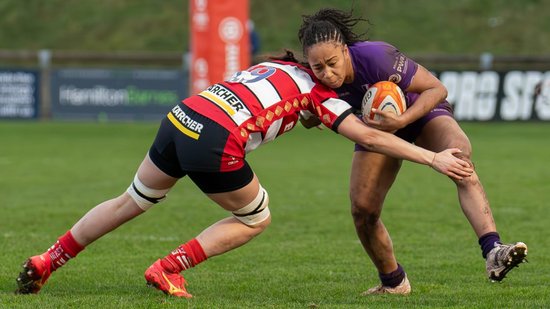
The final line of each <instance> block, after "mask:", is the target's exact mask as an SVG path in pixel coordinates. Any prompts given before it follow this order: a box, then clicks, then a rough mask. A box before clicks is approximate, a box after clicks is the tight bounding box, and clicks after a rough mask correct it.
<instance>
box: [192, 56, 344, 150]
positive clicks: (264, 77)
mask: <svg viewBox="0 0 550 309" xmlns="http://www.w3.org/2000/svg"><path fill="white" fill-rule="evenodd" d="M314 80H315V77H314V75H313V73H311V71H309V70H308V69H306V68H305V67H303V66H301V65H299V64H296V63H292V62H282V61H273V62H263V63H260V64H257V65H255V66H252V67H250V68H249V69H248V70H246V71H241V72H238V73H236V74H234V75H233V76H232V77H231V78H230V79H229V80H228V81H224V82H222V83H218V84H214V85H212V86H210V87H208V88H207V89H205V90H204V91H202V92H201V93H199V94H197V96H198V97H200V98H202V100H198V98H197V99H193V100H183V102H182V103H183V104H184V105H186V106H188V107H189V108H191V109H192V110H194V111H196V112H198V113H199V114H202V115H204V116H206V117H208V118H210V119H212V120H214V121H215V122H217V123H219V124H220V125H222V126H223V127H224V128H226V129H227V130H228V131H229V132H231V133H232V134H233V136H234V137H235V138H237V139H238V140H239V141H240V146H241V147H242V149H244V150H245V152H246V153H248V152H250V151H252V150H254V149H256V148H258V146H260V145H262V144H265V143H267V142H270V141H272V140H274V139H275V138H276V137H278V136H280V135H281V134H283V133H285V132H287V131H289V130H291V129H292V128H294V126H296V124H297V122H298V117H299V113H300V111H303V110H304V111H309V112H311V113H313V114H314V115H316V116H317V117H319V119H320V120H321V121H322V122H323V124H324V125H326V126H327V127H329V128H331V129H332V130H334V131H336V130H337V127H338V125H339V124H340V122H341V121H342V120H343V118H345V117H346V116H347V115H349V114H350V113H351V112H352V109H351V106H350V105H349V104H348V103H346V102H345V101H342V100H340V99H338V96H337V94H336V93H335V92H334V91H333V90H331V89H330V88H328V87H326V86H323V85H322V84H320V83H316V82H315V81H314ZM193 98H195V97H193Z"/></svg>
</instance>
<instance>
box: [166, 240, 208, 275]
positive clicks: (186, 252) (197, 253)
mask: <svg viewBox="0 0 550 309" xmlns="http://www.w3.org/2000/svg"><path fill="white" fill-rule="evenodd" d="M206 259H207V257H206V254H205V253H204V250H203V249H202V246H201V244H200V243H199V242H198V241H197V240H196V239H195V238H193V239H191V240H190V241H188V242H187V243H185V244H183V245H181V246H179V247H178V248H177V249H176V250H174V251H172V252H171V253H170V254H168V255H167V256H165V257H164V258H163V259H162V260H161V261H160V262H161V263H162V267H164V268H165V269H166V270H168V271H170V272H173V273H179V272H181V271H184V270H186V269H189V268H191V267H195V266H196V265H197V264H199V263H200V262H202V261H204V260H206Z"/></svg>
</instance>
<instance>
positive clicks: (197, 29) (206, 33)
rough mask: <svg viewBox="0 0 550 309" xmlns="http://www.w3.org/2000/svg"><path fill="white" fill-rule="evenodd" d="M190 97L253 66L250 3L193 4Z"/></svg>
mask: <svg viewBox="0 0 550 309" xmlns="http://www.w3.org/2000/svg"><path fill="white" fill-rule="evenodd" d="M190 6H191V18H190V20H191V36H190V37H191V68H190V72H191V94H196V93H199V92H200V91H202V90H204V89H205V88H206V87H207V86H209V85H210V84H213V83H216V82H220V81H223V80H226V79H228V78H229V77H230V76H231V75H233V73H235V72H238V71H240V70H242V69H245V68H247V67H248V66H249V65H250V57H251V55H250V40H249V34H248V29H247V21H248V10H249V4H248V0H232V1H227V0H191V1H190Z"/></svg>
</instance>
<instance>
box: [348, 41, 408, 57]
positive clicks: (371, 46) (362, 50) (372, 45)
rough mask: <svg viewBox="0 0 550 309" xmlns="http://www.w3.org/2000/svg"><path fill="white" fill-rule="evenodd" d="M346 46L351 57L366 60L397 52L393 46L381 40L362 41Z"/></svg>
mask: <svg viewBox="0 0 550 309" xmlns="http://www.w3.org/2000/svg"><path fill="white" fill-rule="evenodd" d="M348 47H349V50H350V53H351V56H352V57H353V58H359V59H362V60H366V61H376V60H377V59H378V58H380V57H387V56H388V55H394V54H395V53H398V52H399V50H398V49H397V48H396V47H395V46H393V45H391V44H389V43H387V42H383V41H363V42H359V43H355V44H353V45H350V46H348Z"/></svg>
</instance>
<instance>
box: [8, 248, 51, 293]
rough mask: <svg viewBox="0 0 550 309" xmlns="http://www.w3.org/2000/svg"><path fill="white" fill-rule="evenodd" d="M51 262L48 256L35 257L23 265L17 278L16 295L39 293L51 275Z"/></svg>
mask: <svg viewBox="0 0 550 309" xmlns="http://www.w3.org/2000/svg"><path fill="white" fill-rule="evenodd" d="M50 264H51V260H50V257H49V256H48V254H42V255H35V256H32V257H30V258H29V259H27V260H26V261H25V263H23V271H22V272H20V273H19V276H18V277H17V279H16V281H17V286H18V287H17V290H16V291H15V292H16V293H18V294H36V293H38V292H40V289H41V288H42V286H43V285H44V284H45V283H46V280H48V278H49V277H50V275H51V274H52V270H51V267H50Z"/></svg>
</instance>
